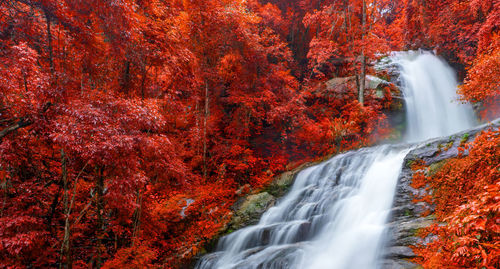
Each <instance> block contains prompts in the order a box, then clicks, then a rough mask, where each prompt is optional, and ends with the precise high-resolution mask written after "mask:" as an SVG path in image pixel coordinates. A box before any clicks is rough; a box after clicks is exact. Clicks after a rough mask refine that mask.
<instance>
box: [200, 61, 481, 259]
mask: <svg viewBox="0 0 500 269" xmlns="http://www.w3.org/2000/svg"><path fill="white" fill-rule="evenodd" d="M391 58H392V60H393V61H395V62H396V63H397V64H398V65H399V66H400V68H401V77H400V79H401V82H402V86H403V87H402V88H403V91H404V97H405V102H406V104H407V126H408V130H407V134H406V138H405V140H406V141H421V140H425V139H428V138H433V137H437V136H444V135H449V134H452V133H454V132H458V131H461V130H463V129H467V128H469V127H472V126H473V125H474V123H475V120H474V114H473V112H472V109H471V107H470V106H469V105H467V104H461V103H460V102H458V97H457V95H456V86H457V82H456V78H455V75H454V72H453V70H452V69H451V68H450V67H449V66H448V65H447V64H446V63H445V62H444V61H442V60H441V59H439V58H438V57H436V56H434V55H432V54H431V53H427V52H406V53H396V54H394V55H393V56H392V57H391ZM411 148H412V146H411V145H405V144H400V145H382V146H377V147H371V148H364V149H360V150H357V151H350V152H347V153H344V154H341V155H337V156H335V157H333V158H331V159H330V160H327V161H325V162H323V163H321V164H319V165H316V166H313V167H310V168H307V169H305V170H303V171H301V172H300V173H299V174H298V175H297V177H296V179H295V182H294V184H293V186H292V188H291V190H290V191H289V192H288V194H287V195H286V196H284V197H283V198H281V199H280V200H279V201H278V203H277V204H276V205H275V206H274V207H272V208H270V209H269V210H268V211H267V212H266V213H264V215H263V216H262V218H261V219H260V221H259V223H258V224H256V225H253V226H249V227H246V228H243V229H240V230H238V231H235V232H233V233H231V234H229V235H227V236H224V237H223V238H221V240H220V241H219V244H218V246H217V250H216V252H214V253H210V254H207V255H205V256H203V257H202V258H201V259H200V260H199V261H198V263H197V265H196V268H199V269H215V268H220V269H230V268H238V269H240V268H244V269H262V268H275V269H278V268H297V269H299V268H300V269H304V268H306V269H307V268H310V269H350V268H352V269H359V268H363V269H370V268H377V267H378V265H379V260H380V256H381V255H380V254H381V252H382V251H381V249H382V248H383V245H384V244H383V243H384V238H383V235H384V230H385V224H386V222H387V218H388V216H389V211H390V209H391V206H392V203H393V197H394V192H395V189H396V185H397V180H398V177H399V173H400V171H401V167H402V165H403V161H404V158H405V156H406V154H407V153H408V152H409V151H410V150H411Z"/></svg>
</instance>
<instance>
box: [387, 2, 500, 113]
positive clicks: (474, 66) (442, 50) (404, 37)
mask: <svg viewBox="0 0 500 269" xmlns="http://www.w3.org/2000/svg"><path fill="white" fill-rule="evenodd" d="M398 9H399V13H401V16H399V17H398V18H397V19H396V20H395V22H394V23H393V25H392V28H393V29H394V30H393V32H394V33H398V34H397V35H395V36H397V37H398V38H396V39H395V40H397V43H399V44H400V46H401V47H402V48H413V49H415V48H421V47H423V48H428V49H433V50H435V51H436V52H437V53H439V54H441V55H443V56H445V57H446V58H447V59H448V60H449V61H451V62H452V63H454V64H455V65H457V67H458V68H459V71H462V70H463V68H465V71H466V72H465V73H464V72H460V73H461V75H462V76H465V77H466V78H465V83H464V85H463V87H462V88H461V91H460V92H461V94H462V96H463V97H464V100H467V101H470V102H473V103H480V104H481V105H482V111H481V113H480V116H481V117H483V118H485V119H492V118H493V117H494V116H498V115H499V113H500V107H499V105H498V103H499V102H500V100H499V96H500V84H499V82H498V80H497V79H496V78H497V77H499V76H500V57H499V56H500V54H499V53H500V52H499V50H500V41H499V36H500V32H499V31H500V2H499V1H497V0H481V1H478V0H465V1H464V0H444V1H443V0H425V1H420V0H404V1H401V3H400V4H399V7H398Z"/></svg>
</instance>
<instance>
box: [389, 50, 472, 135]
mask: <svg viewBox="0 0 500 269" xmlns="http://www.w3.org/2000/svg"><path fill="white" fill-rule="evenodd" d="M393 59H394V61H396V62H397V63H398V65H399V66H400V70H401V73H400V79H401V84H402V85H401V86H402V87H403V95H404V98H405V103H406V110H407V113H406V120H407V123H408V127H407V130H406V141H410V142H415V141H422V140H425V139H428V138H432V137H439V136H446V135H450V134H453V133H457V132H459V131H462V130H465V129H468V128H471V127H473V126H474V125H475V117H474V113H473V110H472V107H471V106H470V104H463V103H461V102H460V101H459V100H458V96H457V94H456V89H457V85H458V82H457V79H456V76H455V72H454V71H453V69H451V68H450V66H448V64H447V63H446V62H445V61H444V60H442V59H440V58H438V57H436V56H434V55H433V54H432V53H430V52H425V51H424V52H400V53H395V54H394V55H393Z"/></svg>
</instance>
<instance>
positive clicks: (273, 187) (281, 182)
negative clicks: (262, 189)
mask: <svg viewBox="0 0 500 269" xmlns="http://www.w3.org/2000/svg"><path fill="white" fill-rule="evenodd" d="M296 175H297V172H296V171H288V172H285V173H283V174H281V175H280V176H278V177H277V178H276V179H275V180H274V181H273V182H271V184H269V186H268V187H267V188H266V192H268V193H269V194H271V195H273V196H275V197H281V196H283V195H285V193H286V192H287V191H288V189H289V188H290V187H291V186H292V184H293V182H294V180H295V176H296Z"/></svg>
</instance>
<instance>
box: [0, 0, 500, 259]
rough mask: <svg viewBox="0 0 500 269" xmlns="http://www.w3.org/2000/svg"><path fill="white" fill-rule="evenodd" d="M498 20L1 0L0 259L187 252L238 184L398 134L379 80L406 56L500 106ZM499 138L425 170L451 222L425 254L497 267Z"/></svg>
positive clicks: (451, 6)
mask: <svg viewBox="0 0 500 269" xmlns="http://www.w3.org/2000/svg"><path fill="white" fill-rule="evenodd" d="M499 26H500V1H497V0H335V1H334V0H309V1H308V0H288V1H285V0H182V1H181V0H154V1H144V0H115V1H105V0H88V1H78V0H0V93H1V94H0V203H1V205H0V268H51V267H59V268H101V267H105V268H146V267H160V268H179V267H181V266H183V265H185V264H186V263H188V262H189V261H190V259H191V258H192V257H193V256H194V255H196V254H197V253H198V252H199V251H200V250H201V249H202V248H203V246H204V244H205V243H206V242H208V241H209V240H210V239H211V238H212V237H214V236H215V235H217V234H218V232H219V230H220V229H221V228H222V227H223V226H224V225H225V224H226V223H227V222H228V220H229V218H230V207H231V205H232V204H233V203H234V202H235V201H236V199H237V198H238V197H240V196H242V195H244V194H246V193H249V192H251V191H252V190H255V189H259V188H262V187H264V186H266V184H267V183H269V181H270V180H272V178H273V177H275V176H276V175H278V174H280V173H281V172H284V171H287V170H289V169H292V168H294V167H296V166H298V165H300V164H301V163H304V162H306V161H312V160H315V159H319V158H321V157H323V156H327V155H331V154H335V153H338V152H343V151H346V150H350V149H354V148H359V147H362V146H366V145H371V144H373V143H376V142H377V141H381V140H383V139H396V138H397V136H398V134H397V132H395V131H394V130H393V128H392V127H391V125H390V124H389V122H388V119H387V116H386V115H387V111H389V110H391V109H392V107H393V106H394V104H393V101H394V98H393V94H392V93H393V91H394V89H393V88H391V87H389V86H387V87H385V88H384V89H383V94H382V95H380V94H377V93H376V91H375V89H372V88H370V87H369V83H367V82H366V81H365V80H366V79H367V77H369V76H368V75H374V74H376V73H377V74H378V75H380V76H383V75H384V74H380V71H379V70H377V69H375V68H374V63H375V62H376V61H377V60H379V59H381V58H383V57H385V56H387V55H388V54H389V53H390V52H391V51H399V50H415V49H426V50H431V51H434V53H436V54H437V55H440V56H442V57H443V58H445V59H446V60H447V61H448V62H450V63H451V64H452V65H453V67H454V68H455V69H456V71H457V73H458V75H459V77H460V79H461V80H462V81H463V84H462V85H461V86H460V88H459V93H460V95H461V97H462V98H463V100H464V101H469V102H471V103H473V104H474V106H475V108H476V111H477V113H478V115H480V117H481V118H482V119H483V120H485V121H487V120H489V119H492V118H494V117H495V116H498V114H499V111H500V107H499V101H500V100H499V99H500V82H499V79H498V78H499V77H500V31H499V29H500V28H499ZM334 78H346V79H347V80H349V83H345V84H342V85H344V87H342V88H335V89H333V90H332V89H331V87H328V83H327V82H328V81H331V79H334ZM499 144H500V138H499V131H498V130H497V131H490V132H489V133H484V134H482V135H481V136H480V137H479V138H478V139H477V142H476V143H475V144H470V145H464V148H465V150H467V151H469V152H470V154H469V155H468V156H467V157H463V158H458V159H456V160H453V162H452V163H449V164H448V165H447V166H446V167H445V171H444V172H442V173H438V174H436V175H434V177H433V178H432V179H431V178H426V177H425V176H423V175H422V176H421V177H419V178H420V180H419V182H420V183H421V184H433V185H435V187H436V188H439V190H440V192H439V193H438V195H440V196H439V197H437V198H435V199H436V200H437V201H440V202H439V203H438V205H437V210H438V218H442V219H446V220H447V222H448V223H449V224H448V225H446V226H439V227H435V228H434V230H433V231H432V232H433V233H435V234H438V235H440V239H438V240H436V241H435V242H433V243H432V246H431V247H428V248H425V249H422V250H421V252H422V256H423V257H424V259H423V260H422V261H421V262H422V263H423V264H425V265H426V266H428V267H429V268H445V267H446V266H451V265H453V266H456V267H467V268H470V267H476V266H477V267H478V268H495V267H496V266H498V265H499V264H500V240H499V227H500V226H499V225H500V222H499V221H498V212H499V210H500V208H499V202H500V201H499V199H500V197H499V192H500V190H499V188H500V181H499V180H498V178H499V177H500V174H499V173H500V172H499V171H500V170H499V163H500V160H499V156H500V149H499V146H498V145H499ZM457 181H458V182H457ZM417 183H418V182H417ZM453 197H455V198H456V197H460V199H458V200H457V199H452V198H453ZM423 199H425V197H424V198H423ZM470 212H473V213H470ZM452 234H453V235H455V236H457V237H458V239H456V238H455V237H453V236H452Z"/></svg>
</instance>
